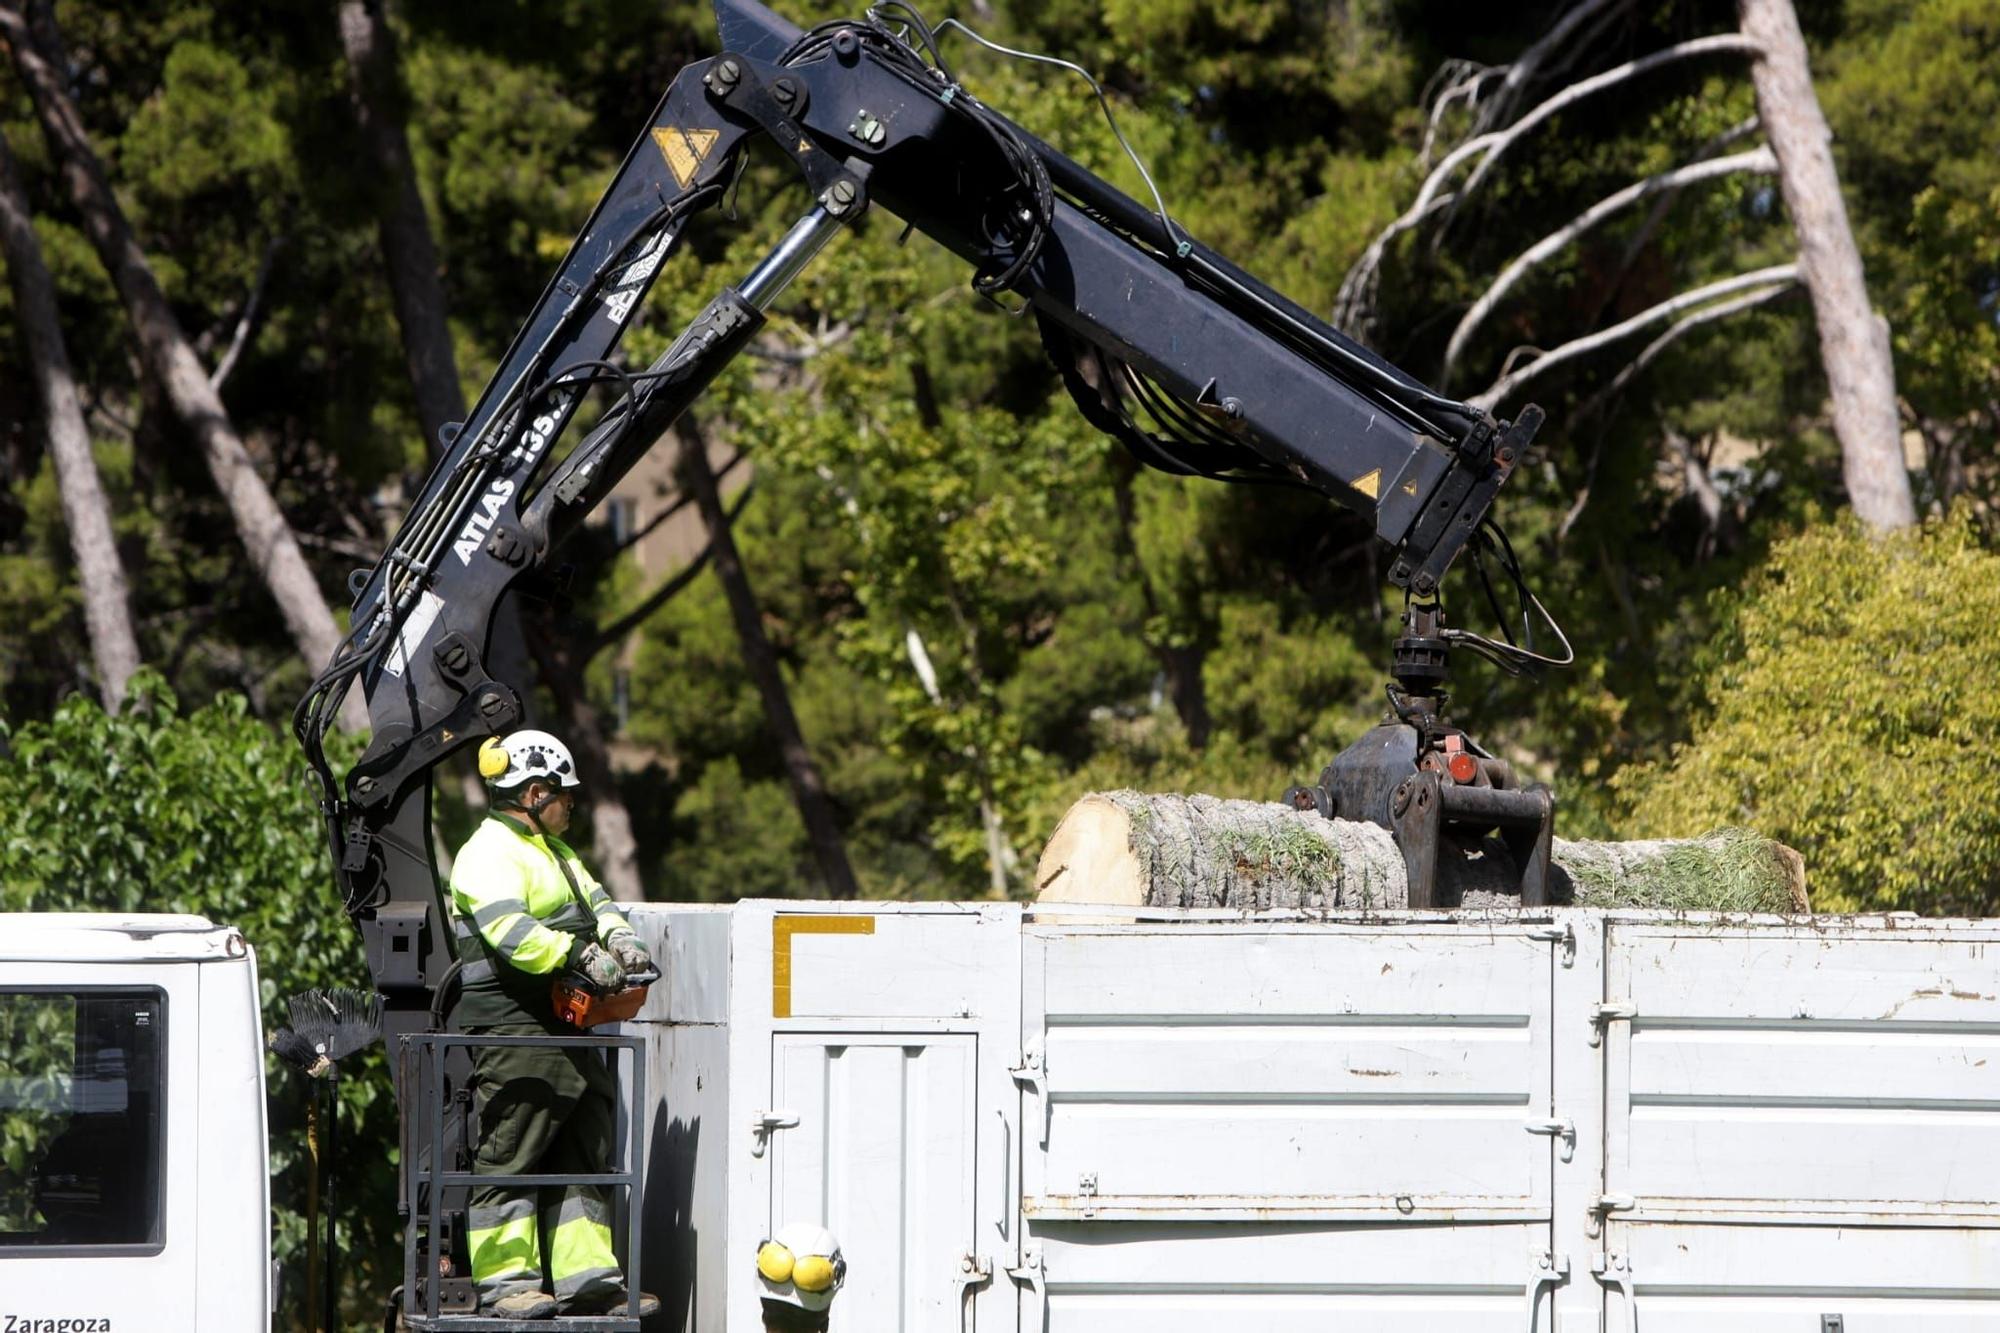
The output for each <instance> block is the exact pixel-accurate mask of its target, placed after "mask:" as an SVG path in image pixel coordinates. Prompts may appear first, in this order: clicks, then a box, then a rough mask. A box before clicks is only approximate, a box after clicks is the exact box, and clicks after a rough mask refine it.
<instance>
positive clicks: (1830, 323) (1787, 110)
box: [1737, 0, 1917, 530]
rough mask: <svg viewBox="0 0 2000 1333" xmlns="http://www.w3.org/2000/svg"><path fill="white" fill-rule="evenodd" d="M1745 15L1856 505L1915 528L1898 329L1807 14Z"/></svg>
mask: <svg viewBox="0 0 2000 1333" xmlns="http://www.w3.org/2000/svg"><path fill="white" fill-rule="evenodd" d="M1737 11H1738V13H1739V14H1741V16H1742V21H1743V32H1744V34H1745V35H1746V36H1749V37H1752V38H1755V39H1756V40H1757V42H1758V43H1759V44H1760V45H1761V46H1762V48H1763V50H1762V53H1761V55H1760V56H1759V57H1758V59H1756V60H1755V61H1754V62H1753V63H1752V64H1751V67H1750V76H1751V79H1752V81H1753V82H1754V83H1755V85H1756V88H1757V111H1758V114H1759V116H1760V118H1761V119H1762V120H1763V122H1764V133H1765V135H1766V136H1768V137H1769V139H1770V141H1771V147H1772V149H1773V151H1775V152H1776V153H1777V155H1778V180H1779V183H1780V185H1781V187H1782V188H1783V190H1784V195H1785V208H1786V210H1787V211H1789V212H1790V213H1791V215H1792V226H1793V228H1794V229H1795V230H1796V231H1797V232H1798V238H1799V270H1800V273H1801V275H1802V276H1803V277H1804V279H1805V284H1806V287H1807V289H1808V290H1809V291H1811V293H1812V301H1813V313H1814V315H1815V316H1816V317H1817V319H1818V322H1819V348H1820V358H1821V360H1823V361H1824V362H1825V363H1826V381H1827V387H1828V389H1829V390H1830V391H1831V394H1832V398H1833V431H1834V434H1835V435H1836V436H1838V437H1839V439H1840V455H1841V471H1842V473H1843V475H1844V477H1845V479H1846V482H1847V494H1848V498H1849V499H1850V500H1851V501H1852V502H1853V505H1854V512H1855V513H1856V514H1858V515H1860V517H1861V519H1862V521H1863V522H1865V523H1867V524H1869V525H1870V526H1871V527H1874V528H1878V529H1884V530H1887V529H1892V528H1906V527H1909V526H1911V525H1912V524H1914V523H1915V522H1916V521H1917V511H1916V504H1915V502H1914V500H1913V499H1912V498H1911V494H1910V474H1909V471H1908V469H1907V468H1906V467H1905V466H1904V464H1903V438H1902V434H1903V433H1902V422H1901V419H1900V418H1899V416H1898V414H1897V410H1896V368H1895V364H1894V362H1893V361H1892V359H1891V357H1890V353H1889V325H1888V322H1887V321H1886V320H1884V319H1883V318H1882V317H1881V316H1880V315H1878V314H1876V313H1875V311H1874V309H1873V307H1871V306H1870V305H1869V303H1868V285H1867V280H1866V278H1865V277H1864V276H1863V274H1862V271H1861V253H1860V251H1859V250H1857V249H1856V248H1855V245H1854V232H1853V230H1852V229H1851V228H1850V227H1849V226H1848V222H1847V205H1846V204H1845V203H1844V202H1842V200H1841V197H1840V178H1839V177H1838V176H1837V175H1836V174H1835V173H1834V169H1833V149H1832V146H1831V140H1832V137H1833V136H1832V132H1831V131H1830V130H1828V129H1827V125H1826V116H1825V115H1824V114H1823V113H1822V112H1821V111H1820V105H1819V96H1818V94H1816V93H1815V92H1814V91H1813V84H1812V73H1811V71H1810V70H1809V69H1808V68H1807V65H1806V42H1805V37H1804V35H1803V34H1802V33H1800V31H1799V19H1798V15H1797V13H1796V12H1794V11H1793V9H1792V0H1737Z"/></svg>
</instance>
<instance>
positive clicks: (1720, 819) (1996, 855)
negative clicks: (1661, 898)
mask: <svg viewBox="0 0 2000 1333" xmlns="http://www.w3.org/2000/svg"><path fill="white" fill-rule="evenodd" d="M1724 601H1725V603H1726V605H1725V607H1724V615H1725V617H1726V620H1727V629H1726V631H1725V633H1724V634H1723V635H1721V636H1720V637H1719V638H1718V640H1717V642H1716V645H1715V647H1714V648H1713V649H1712V650H1711V652H1710V654H1709V656H1708V659H1707V661H1706V664H1705V669H1704V671H1703V673H1702V688H1703V693H1704V696H1705V698H1706V701H1707V703H1706V707H1705V708H1704V710H1703V712H1702V714H1701V716H1700V718H1699V720H1698V721H1697V722H1696V723H1695V725H1694V727H1693V733H1692V736H1691V737H1690V739H1689V740H1688V741H1687V742H1686V743H1685V744H1684V745H1681V746H1677V747H1676V748H1675V750H1674V751H1673V754H1672V755H1671V757H1670V758H1667V759H1663V760H1660V761H1656V762H1652V763H1647V764H1643V765H1638V766H1635V767H1634V768H1632V769H1628V770H1627V771H1626V773H1624V774H1622V775H1621V780H1620V784H1619V786H1620V790H1621V792H1622V794H1623V795H1624V797H1625V799H1626V800H1627V802H1628V803H1629V806H1630V819H1631V824H1630V827H1631V829H1632V831H1634V832H1637V833H1642V834H1656V835H1661V836H1685V835H1687V834H1689V833H1692V832H1694V831H1696V830H1698V829H1701V828H1705V827H1708V826H1711V825H1714V824H1717V823H1744V824H1749V825H1751V826H1753V827H1755V828H1756V829H1758V830H1759V831H1761V832H1763V833H1766V834H1768V835H1769V836H1771V837H1773V838H1775V839H1777V840H1778V841H1780V842H1783V843H1786V844H1787V845H1789V846H1791V847H1794V848H1796V849H1797V850H1798V851H1800V852H1802V853H1803V854H1804V855H1805V859H1806V866H1807V869H1808V874H1809V876H1810V882H1811V885H1812V893H1813V900H1814V905H1815V906H1816V907H1818V908H1821V909H1823V910H1836V911H1838V910H1849V911H1856V910H1878V909H1887V908H1898V909H1912V910H1917V911H1924V912H1937V913H1965V914H1972V915H1978V914H1983V913H1991V912H1993V911H1994V910H1995V909H1996V907H2000V893H1996V890H1995V887H1994V886H1995V884H1996V883H2000V808H1996V807H1995V805H1994V803H1993V802H1992V801H1991V800H1988V799H1986V797H1985V794H1984V793H1985V782H1984V774H1985V769H1986V762H1985V752H1986V749H1987V741H1986V738H1987V737H1989V736H1991V735H1992V734H1993V732H1994V728H1995V727H1996V726H1997V725H2000V699H1996V697H1995V696H1994V693H1993V691H1992V689H1991V688H1990V683H1991V682H1992V681H1993V680H1994V679H1996V676H2000V641H1996V639H1995V638H1994V635H1993V626H1994V624H1995V623H1996V617H2000V556H1996V555H1994V554H1993V553H1992V552H1991V551H1990V550H1988V549H1986V548H1985V547H1984V546H1983V545H1982V543H1981V542H1980V540H1979V538H1978V534H1977V533H1976V531H1975V530H1974V528H1973V526H1972V524H1971V522H1970V521H1969V519H1968V518H1967V517H1966V516H1965V515H1964V514H1960V515H1957V516H1955V517H1953V518H1951V519H1948V520H1941V521H1938V522H1934V523H1931V524H1929V525H1927V526H1926V527H1925V528H1924V529H1923V530H1922V531H1921V532H1917V533H1911V534H1907V535H1899V536H1895V537H1890V538H1884V539H1871V538H1870V537H1869V536H1868V535H1866V534H1865V533H1863V532H1862V531H1860V529H1859V528H1858V527H1857V526H1856V525H1854V524H1852V523H1849V522H1841V523H1837V524H1826V525H1822V526H1819V527H1815V528H1811V529H1808V530H1806V531H1805V532H1802V533H1800V534H1799V535H1797V536H1795V537H1793V538H1790V539H1788V540H1786V541H1784V542H1781V543H1779V544H1778V545H1777V546H1776V547H1774V548H1773V550H1772V554H1771V559H1770V561H1769V563H1768V564H1767V565H1766V566H1765V567H1764V568H1763V569H1762V570H1761V571H1760V572H1759V573H1758V575H1757V576H1756V577H1755V578H1754V579H1753V580H1751V581H1750V582H1749V584H1748V585H1747V586H1746V587H1745V588H1744V589H1743V590H1742V591H1741V592H1740V593H1736V594H1732V595H1730V596H1728V597H1726V598H1725V599H1724Z"/></svg>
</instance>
